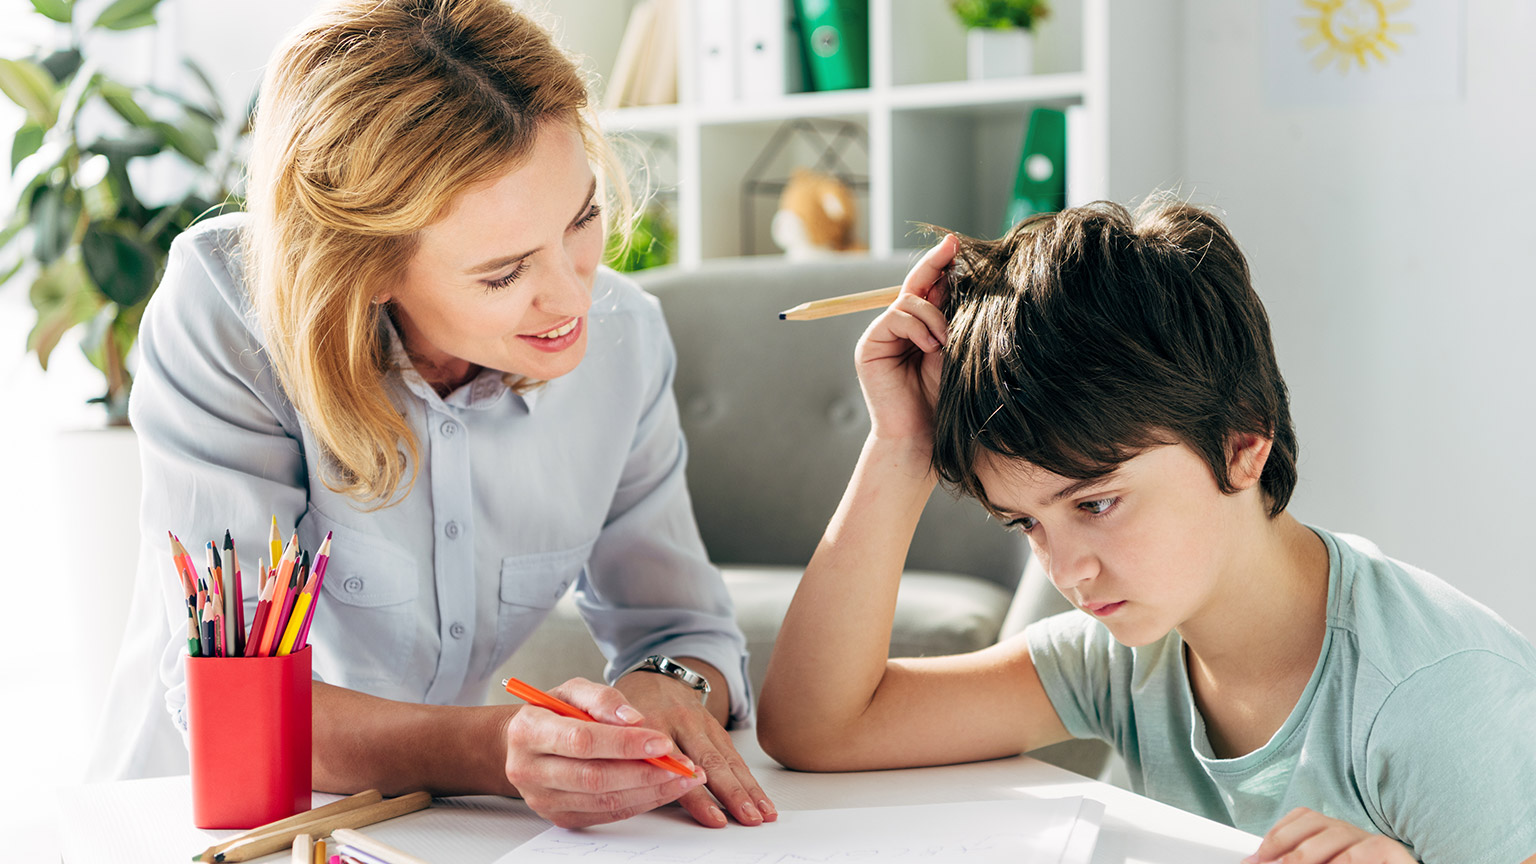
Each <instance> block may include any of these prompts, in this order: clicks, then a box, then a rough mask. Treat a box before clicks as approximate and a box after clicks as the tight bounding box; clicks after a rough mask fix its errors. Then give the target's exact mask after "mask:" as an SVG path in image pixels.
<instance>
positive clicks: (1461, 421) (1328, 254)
mask: <svg viewBox="0 0 1536 864" xmlns="http://www.w3.org/2000/svg"><path fill="white" fill-rule="evenodd" d="M1419 2H1421V3H1438V2H1449V0H1419ZM1298 6H1299V4H1298ZM1466 6H1467V7H1468V8H1467V9H1466V13H1465V25H1466V26H1465V34H1466V35H1465V40H1466V41H1465V46H1464V56H1465V58H1466V61H1465V63H1466V67H1465V76H1464V82H1465V83H1464V89H1463V93H1464V96H1463V98H1462V99H1460V100H1459V101H1454V102H1446V101H1440V102H1423V101H1420V102H1409V103H1406V104H1400V105H1373V106H1368V107H1365V106H1356V107H1327V106H1319V107H1280V106H1272V105H1268V104H1266V102H1265V95H1264V93H1265V90H1264V82H1263V79H1262V59H1261V57H1262V49H1263V31H1262V27H1263V26H1264V22H1263V21H1262V20H1261V17H1260V4H1257V3H1232V2H1229V0H1185V25H1184V42H1185V44H1184V49H1185V54H1184V56H1185V67H1184V79H1183V80H1184V87H1185V93H1184V97H1185V110H1184V116H1183V118H1182V123H1183V139H1184V166H1183V168H1184V174H1183V176H1184V181H1185V182H1184V186H1183V189H1184V191H1185V192H1186V193H1193V197H1194V198H1195V199H1196V200H1198V201H1203V202H1208V203H1215V204H1217V205H1219V206H1220V207H1222V208H1224V209H1225V210H1226V212H1227V215H1228V222H1229V224H1230V226H1231V227H1232V229H1233V231H1234V233H1235V234H1236V236H1237V238H1238V241H1239V242H1240V243H1241V244H1242V245H1243V247H1244V248H1245V249H1246V251H1247V253H1248V256H1249V261H1250V263H1251V265H1252V268H1253V273H1254V280H1255V282H1256V284H1257V287H1258V290H1259V292H1260V294H1261V295H1262V296H1263V298H1264V300H1265V302H1266V304H1268V307H1269V311H1270V315H1271V318H1272V320H1273V325H1274V331H1275V339H1276V349H1277V351H1278V353H1279V356H1280V364H1281V368H1282V370H1283V371H1284V373H1285V375H1286V378H1287V380H1288V382H1289V384H1290V387H1291V393H1292V406H1293V410H1294V415H1295V419H1296V425H1297V431H1298V434H1299V436H1300V439H1301V446H1302V458H1301V464H1300V469H1301V477H1302V480H1301V485H1300V488H1299V489H1298V491H1297V495H1296V498H1295V501H1294V505H1293V507H1292V512H1294V513H1295V514H1296V515H1297V516H1298V517H1299V518H1301V519H1303V520H1304V521H1308V522H1312V523H1315V524H1319V525H1322V526H1325V527H1327V528H1330V529H1332V530H1339V531H1348V532H1351V533H1357V534H1362V535H1364V536H1366V537H1369V538H1371V539H1372V540H1375V541H1376V542H1377V543H1378V544H1379V545H1380V546H1381V547H1382V549H1383V550H1384V551H1385V552H1386V553H1387V554H1389V555H1392V556H1394V557H1397V558H1400V559H1402V560H1405V561H1408V562H1411V563H1414V564H1417V565H1419V566H1421V567H1424V568H1425V569H1428V570H1430V571H1431V572H1434V573H1436V574H1437V575H1439V576H1441V577H1443V578H1445V579H1446V580H1448V581H1450V582H1451V583H1452V584H1454V585H1456V586H1457V587H1459V588H1460V589H1462V590H1463V591H1465V592H1466V593H1468V594H1470V595H1472V596H1473V597H1475V598H1477V599H1479V600H1481V601H1482V602H1484V603H1486V604H1488V605H1489V606H1491V607H1493V608H1494V609H1495V611H1497V612H1499V613H1500V614H1501V615H1502V616H1504V618H1505V619H1506V620H1508V621H1509V622H1510V623H1511V624H1513V625H1515V626H1516V627H1517V628H1519V629H1520V630H1521V631H1522V632H1524V633H1525V634H1526V635H1527V636H1529V637H1536V578H1533V577H1536V563H1533V558H1532V551H1531V548H1530V546H1531V543H1530V541H1531V540H1532V539H1533V538H1536V461H1533V460H1531V459H1529V458H1527V456H1526V453H1525V447H1524V445H1525V436H1526V435H1528V434H1530V432H1531V430H1532V429H1533V428H1536V388H1533V386H1532V373H1533V372H1536V338H1532V328H1533V326H1536V276H1533V273H1536V268H1533V266H1532V264H1531V261H1530V256H1531V252H1532V250H1533V247H1536V230H1533V229H1536V211H1533V209H1532V207H1533V200H1532V199H1533V193H1536V160H1533V159H1532V157H1531V153H1532V143H1531V142H1532V141H1533V140H1536V111H1533V106H1536V52H1532V51H1531V47H1530V46H1531V45H1532V44H1536V4H1532V3H1530V2H1528V0H1475V2H1469V3H1467V4H1466Z"/></svg>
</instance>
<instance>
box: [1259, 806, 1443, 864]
mask: <svg viewBox="0 0 1536 864" xmlns="http://www.w3.org/2000/svg"><path fill="white" fill-rule="evenodd" d="M1271 862H1273V864H1329V862H1332V864H1418V859H1417V858H1415V857H1413V855H1412V853H1410V852H1409V851H1408V850H1407V849H1404V848H1403V846H1402V844H1400V843H1397V842H1396V841H1393V840H1390V839H1388V838H1386V837H1383V836H1382V835H1380V834H1372V833H1371V832H1369V831H1365V830H1363V829H1360V828H1356V827H1355V826H1354V825H1351V824H1349V823H1348V822H1343V821H1340V820H1338V819H1329V818H1328V817H1327V816H1324V815H1323V814H1321V813H1316V812H1314V811H1312V810H1308V809H1307V808H1305V807H1297V808H1296V809H1295V810H1292V811H1291V812H1289V813H1287V814H1286V815H1285V817H1284V818H1282V819H1281V820H1280V821H1279V822H1276V823H1275V827H1273V828H1271V829H1269V833H1268V834H1265V835H1264V841H1263V842H1262V843H1260V844H1259V851H1257V852H1255V853H1253V854H1252V855H1250V856H1248V857H1247V858H1244V859H1243V864H1271Z"/></svg>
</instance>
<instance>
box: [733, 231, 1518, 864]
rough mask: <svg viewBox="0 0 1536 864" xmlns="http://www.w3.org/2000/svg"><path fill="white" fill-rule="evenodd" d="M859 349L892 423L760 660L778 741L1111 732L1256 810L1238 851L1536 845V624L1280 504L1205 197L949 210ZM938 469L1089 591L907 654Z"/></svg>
mask: <svg viewBox="0 0 1536 864" xmlns="http://www.w3.org/2000/svg"><path fill="white" fill-rule="evenodd" d="M946 271H948V276H947V278H945V274H946ZM941 310H944V311H941ZM945 312H947V313H948V314H947V316H946V314H945ZM856 356H857V364H858V370H859V378H860V383H861V385H862V387H863V389H864V395H865V400H866V402H867V403H868V405H869V410H870V415H871V420H872V428H871V432H870V435H869V438H868V440H867V441H866V443H865V447H864V451H863V453H862V455H861V456H860V459H859V463H858V465H857V467H856V468H855V469H854V475H853V479H852V480H851V481H850V483H849V487H848V491H847V492H846V493H845V495H844V498H843V501H842V504H841V505H840V506H839V508H838V511H837V513H836V515H835V516H834V517H833V519H832V522H831V524H830V525H829V526H828V528H827V532H826V535H825V537H824V538H823V540H822V543H821V545H820V546H819V547H818V549H817V551H816V554H815V556H814V557H813V559H812V561H811V564H810V566H809V567H808V569H807V570H806V574H805V577H804V579H803V580H802V582H801V585H800V588H799V590H798V592H797V594H796V597H795V600H794V603H793V604H792V606H791V608H790V612H789V614H788V616H787V618H786V620H785V622H784V625H783V627H782V629H781V630H780V633H779V636H778V641H777V643H776V645H775V649H774V655H773V658H772V661H771V663H770V665H769V670H768V678H767V681H766V682H765V684H764V687H763V693H762V699H761V703H760V708H759V726H758V728H759V737H760V739H761V741H762V744H763V747H764V749H766V750H767V751H768V752H769V753H770V754H772V755H773V756H774V757H775V758H777V759H779V760H780V761H781V762H783V763H784V764H786V765H789V766H791V767H795V768H801V769H806V770H856V769H868V768H887V767H895V766H898V765H917V764H940V763H946V762H956V761H966V760H974V759H985V758H993V757H998V756H1003V755H1008V754H1013V753H1018V752H1021V751H1027V750H1032V749H1035V748H1038V747H1043V746H1046V745H1048V744H1052V743H1055V742H1058V741H1061V740H1065V739H1067V738H1069V737H1082V738H1087V737H1097V738H1103V739H1106V740H1108V741H1109V742H1110V743H1111V744H1113V745H1114V746H1115V748H1116V749H1117V750H1118V751H1119V752H1120V753H1121V755H1122V756H1123V757H1124V758H1125V761H1126V764H1127V767H1128V769H1129V773H1130V778H1131V782H1132V785H1133V787H1134V788H1135V789H1136V791H1138V792H1142V793H1143V794H1147V795H1149V796H1151V797H1153V798H1157V799H1159V800H1162V801H1165V802H1168V803H1171V804H1174V805H1177V806H1180V807H1183V808H1185V809H1188V810H1191V811H1193V812H1196V813H1199V814H1201V815H1204V816H1207V817H1209V818H1212V819H1216V820H1218V821H1223V822H1227V823H1229V824H1233V825H1236V826H1237V827H1239V828H1242V829H1245V830H1248V831H1252V832H1254V833H1264V834H1265V837H1264V840H1263V842H1262V844H1261V845H1260V847H1259V849H1258V850H1257V851H1256V852H1255V854H1254V856H1253V857H1251V858H1250V859H1249V861H1270V860H1276V859H1280V860H1283V861H1285V862H1286V864H1303V862H1306V864H1312V862H1330V861H1331V862H1338V864H1343V862H1394V864H1395V862H1410V861H1414V860H1418V859H1422V860H1424V861H1429V862H1447V864H1451V862H1473V861H1476V862H1488V864H1516V862H1520V861H1524V862H1526V864H1536V794H1533V791H1536V741H1533V737H1536V736H1533V735H1532V732H1533V731H1536V649H1533V648H1532V646H1531V644H1530V643H1529V642H1528V641H1526V640H1525V639H1523V638H1522V637H1521V636H1520V635H1519V634H1517V633H1516V632H1515V631H1514V630H1512V629H1511V628H1510V627H1509V626H1508V625H1506V624H1504V622H1502V621H1500V620H1499V619H1498V617H1497V616H1495V615H1494V614H1493V613H1492V612H1490V611H1488V610H1487V609H1486V608H1484V607H1482V606H1480V605H1478V604H1477V603H1475V602H1473V601H1472V600H1470V599H1468V598H1466V597H1465V596H1463V595H1461V594H1460V593H1458V592H1457V591H1455V590H1454V589H1452V588H1451V587H1449V586H1448V585H1446V584H1445V583H1444V582H1442V581H1440V580H1439V579H1436V578H1435V577H1433V576H1431V575H1429V574H1427V573H1424V572H1422V571H1420V570H1417V569H1414V568H1412V567H1409V566H1407V565H1405V564H1402V563H1400V562H1397V561H1394V560H1392V559H1390V558H1388V557H1386V556H1385V555H1383V554H1382V553H1381V552H1380V550H1378V549H1377V548H1376V547H1374V546H1373V545H1371V544H1370V543H1369V542H1367V541H1364V540H1361V539H1359V538H1354V537H1348V536H1343V535H1335V534H1332V533H1329V532H1327V531H1324V530H1322V529H1319V528H1312V527H1309V526H1306V525H1303V524H1302V523H1300V522H1298V521H1297V520H1296V519H1295V518H1293V517H1292V516H1291V515H1290V514H1289V513H1288V512H1286V509H1285V507H1286V503H1287V501H1288V500H1289V497H1290V494H1291V489H1292V487H1293V486H1294V483H1295V479H1296V469H1295V459H1296V441H1295V434H1294V432H1293V431H1292V428H1291V421H1290V415H1289V405H1288V398H1287V394H1286V389H1285V384H1284V382H1283V380H1282V378H1281V376H1280V372H1279V369H1278V366H1277V364H1276V362H1275V357H1274V350H1273V347H1272V344H1271V340H1270V335H1269V323H1268V318H1267V316H1266V315H1265V312H1264V308H1263V305H1262V303H1261V302H1260V301H1259V299H1258V297H1257V295H1256V294H1255V293H1254V291H1253V289H1252V287H1251V284H1250V280H1249V274H1248V268H1247V264H1246V262H1245V260H1244V258H1243V256H1242V254H1241V252H1240V251H1239V250H1238V247H1237V244H1236V243H1235V241H1233V239H1232V237H1231V235H1230V234H1229V233H1228V231H1227V230H1226V228H1225V226H1223V225H1222V223H1221V222H1220V220H1218V219H1217V218H1216V217H1214V216H1212V215H1211V214H1210V213H1208V212H1206V211H1204V210H1201V209H1199V208H1195V207H1191V206H1187V205H1182V204H1163V205H1159V206H1156V207H1154V208H1151V209H1149V210H1148V211H1146V212H1144V213H1143V214H1142V215H1140V217H1139V218H1137V217H1133V216H1132V215H1131V214H1130V213H1128V212H1126V211H1125V210H1124V208H1121V207H1119V206H1117V205H1113V204H1106V203H1101V204H1097V205H1092V206H1089V207H1085V208H1077V209H1073V210H1068V211H1064V212H1062V213H1059V214H1050V215H1045V216H1040V217H1035V218H1034V219H1031V220H1029V221H1027V222H1025V223H1024V224H1022V225H1020V226H1019V227H1017V228H1015V229H1014V230H1013V231H1012V232H1010V233H1009V234H1008V236H1006V237H1004V238H1003V239H1001V240H998V241H994V242H980V241H971V240H966V241H961V240H959V239H958V238H955V237H953V236H950V237H946V238H945V239H944V241H943V242H941V243H940V244H939V245H938V246H937V247H935V248H934V249H933V250H932V251H930V252H929V253H928V254H927V255H926V256H925V257H924V259H923V260H922V261H921V262H919V263H918V265H917V266H916V267H914V268H913V270H912V272H911V273H910V274H908V276H907V279H906V282H905V284H904V286H903V290H902V293H901V295H900V297H899V298H898V299H897V300H896V302H895V303H893V304H892V306H891V308H890V309H889V310H887V312H886V313H885V314H883V315H882V316H881V317H880V318H878V319H877V320H876V321H875V322H874V324H872V325H871V326H870V328H869V330H868V331H866V333H865V335H864V337H863V338H862V339H861V340H860V342H859V347H858V351H857V355H856ZM940 479H942V480H943V481H946V482H947V483H948V484H950V485H951V486H953V487H956V488H958V489H960V490H962V491H964V492H966V493H968V494H970V495H973V496H975V497H976V498H978V499H979V500H980V501H981V502H982V503H983V504H985V505H986V506H987V508H988V509H989V510H990V511H991V512H993V513H994V514H995V515H996V516H997V517H998V518H999V519H1001V520H1003V521H1005V522H1006V523H1007V524H1008V525H1009V526H1010V527H1013V528H1016V529H1018V530H1020V531H1023V532H1025V533H1026V534H1027V535H1028V537H1029V542H1030V544H1031V547H1032V549H1033V551H1034V554H1035V555H1036V556H1037V557H1038V559H1039V560H1040V561H1041V563H1042V564H1043V565H1044V566H1045V568H1046V569H1047V571H1048V572H1049V573H1050V576H1051V579H1052V581H1053V582H1054V583H1055V585H1056V587H1057V588H1058V589H1059V590H1060V591H1061V592H1062V594H1064V595H1065V596H1066V597H1067V598H1068V599H1069V600H1071V601H1072V602H1073V604H1074V605H1075V606H1077V607H1078V608H1079V609H1081V610H1083V611H1084V612H1087V613H1088V614H1087V615H1083V614H1080V613H1078V612H1070V613H1066V614H1064V615H1061V616H1057V617H1054V618H1050V619H1047V620H1045V621H1042V622H1038V623H1036V624H1034V625H1032V626H1031V627H1029V628H1028V629H1027V630H1026V631H1025V633H1023V634H1021V635H1020V636H1019V637H1016V638H1014V639H1011V640H1006V641H1004V642H1002V643H1000V644H998V645H996V646H993V647H991V648H988V649H984V650H982V651H978V652H975V653H973V654H967V655H962V656H958V657H946V658H927V659H916V660H911V659H909V660H887V659H886V654H885V652H886V646H887V644H888V639H889V634H890V627H891V619H892V613H893V611H894V607H895V599H896V588H897V583H898V581H899V578H900V574H901V570H902V562H903V560H904V558H905V555H906V550H907V546H908V544H909V543H910V541H911V537H912V533H913V529H914V527H915V525H916V522H917V518H918V515H919V514H920V512H921V511H922V508H923V504H924V502H925V501H926V500H927V498H928V495H929V493H930V492H931V491H932V489H933V487H934V485H935V484H936V483H937V482H938V481H939V480H940ZM828 656H835V657H837V658H838V663H836V664H828V663H825V662H823V661H824V658H826V657H828ZM954 704H965V705H966V706H967V710H965V711H953V710H949V706H952V705H954ZM1282 856H1283V857H1282Z"/></svg>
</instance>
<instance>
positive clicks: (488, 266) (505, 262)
mask: <svg viewBox="0 0 1536 864" xmlns="http://www.w3.org/2000/svg"><path fill="white" fill-rule="evenodd" d="M596 195H597V178H596V177H593V178H592V185H591V186H589V187H587V200H585V201H583V202H581V207H580V208H579V209H577V211H576V215H575V216H572V217H571V223H570V224H572V225H574V224H576V222H577V221H579V220H580V219H581V217H582V216H583V215H585V214H586V212H587V207H589V206H591V204H592V198H593V197H594V196H596ZM537 251H539V250H538V249H529V250H528V251H527V252H523V253H520V254H518V255H507V256H505V257H502V258H492V259H491V260H489V261H486V262H484V263H482V264H477V265H476V266H474V267H471V268H469V269H468V270H465V271H464V272H465V273H466V274H468V275H470V276H475V275H478V274H480V273H489V272H491V271H493V270H500V269H501V268H503V267H507V266H510V265H512V264H516V263H517V262H519V261H521V260H523V259H524V258H527V257H528V256H529V255H532V254H533V253H535V252H537Z"/></svg>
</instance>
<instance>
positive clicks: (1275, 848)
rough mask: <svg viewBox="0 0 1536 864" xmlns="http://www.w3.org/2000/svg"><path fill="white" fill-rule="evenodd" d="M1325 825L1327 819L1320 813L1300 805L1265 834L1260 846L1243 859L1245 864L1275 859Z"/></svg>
mask: <svg viewBox="0 0 1536 864" xmlns="http://www.w3.org/2000/svg"><path fill="white" fill-rule="evenodd" d="M1325 827H1327V820H1326V819H1324V818H1323V817H1322V816H1321V815H1320V814H1318V813H1315V812H1313V811H1311V810H1308V809H1306V808H1304V807H1298V808H1296V809H1295V810H1292V811H1291V812H1290V813H1287V814H1286V815H1285V816H1284V817H1282V818H1281V819H1280V821H1278V822H1276V823H1275V825H1274V827H1273V828H1270V829H1269V833H1267V834H1265V835H1264V839H1263V841H1261V842H1260V843H1259V848H1258V849H1257V850H1256V851H1254V853H1253V854H1252V855H1250V856H1248V857H1247V858H1245V859H1243V864H1259V862H1267V861H1273V860H1275V859H1277V858H1279V857H1280V856H1281V855H1284V854H1285V853H1287V852H1290V851H1291V850H1292V849H1295V848H1296V847H1297V846H1299V845H1301V843H1302V841H1303V840H1306V839H1307V838H1308V837H1311V836H1312V835H1314V834H1317V833H1318V832H1320V831H1322V830H1323V829H1324V828H1325ZM1324 860H1326V859H1324Z"/></svg>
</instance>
